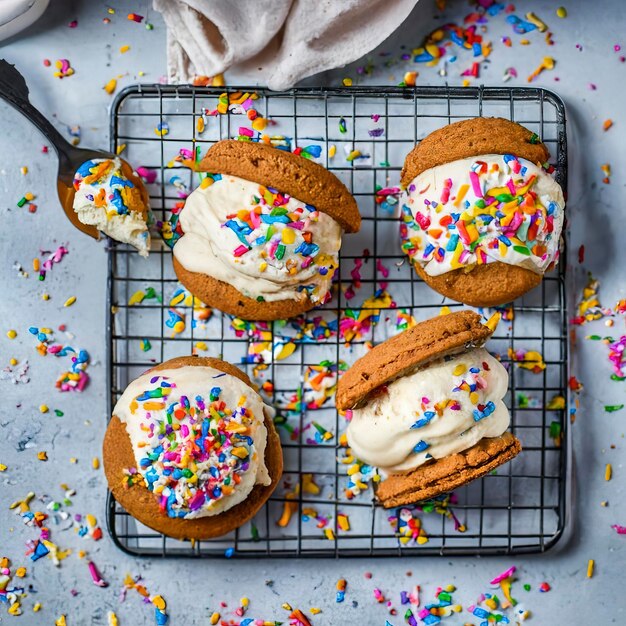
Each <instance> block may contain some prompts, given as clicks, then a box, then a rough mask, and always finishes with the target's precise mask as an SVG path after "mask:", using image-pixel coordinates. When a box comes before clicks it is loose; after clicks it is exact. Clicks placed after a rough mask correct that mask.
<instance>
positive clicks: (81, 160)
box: [0, 59, 150, 256]
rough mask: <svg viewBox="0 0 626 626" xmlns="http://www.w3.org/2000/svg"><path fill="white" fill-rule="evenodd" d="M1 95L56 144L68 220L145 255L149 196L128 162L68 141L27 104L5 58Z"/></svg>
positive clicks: (1, 67)
mask: <svg viewBox="0 0 626 626" xmlns="http://www.w3.org/2000/svg"><path fill="white" fill-rule="evenodd" d="M0 98H2V99H3V100H5V101H6V102H8V103H9V104H11V105H12V106H13V107H15V108H16V109H17V110H18V111H20V112H21V113H22V114H23V115H25V116H26V117H27V118H28V119H29V120H30V121H31V122H32V123H33V124H34V125H35V126H36V127H37V128H38V129H39V130H40V131H41V132H42V133H43V134H44V136H45V137H46V138H47V139H48V141H49V142H50V143H51V144H52V146H53V147H54V149H55V151H56V153H57V155H58V157H59V169H58V174H57V190H58V193H59V200H60V201H61V206H62V207H63V210H64V211H65V214H66V215H67V217H68V218H69V220H70V221H71V222H72V224H74V226H75V227H76V228H78V230H80V231H82V232H83V233H86V234H87V235H90V236H91V237H94V238H95V239H99V238H100V232H102V233H104V234H105V235H108V236H109V237H111V239H115V240H116V241H120V242H122V243H129V244H131V245H132V246H134V247H135V248H137V250H138V252H139V254H141V255H142V256H148V251H149V249H150V234H149V231H148V217H149V206H150V205H149V196H148V192H147V190H146V188H145V186H144V184H143V182H142V180H141V178H140V177H139V176H138V175H137V174H136V173H135V172H134V171H133V168H132V167H131V166H130V164H129V163H128V162H127V161H124V160H123V159H121V158H120V157H118V156H116V155H114V154H111V153H110V152H106V151H103V150H89V149H85V148H78V147H76V146H73V145H71V144H70V143H68V142H67V141H66V140H65V139H64V138H63V137H62V136H61V134H60V133H59V132H58V131H57V130H56V128H54V126H52V124H51V123H50V122H49V121H48V120H47V119H46V118H45V117H44V116H43V115H42V114H41V113H40V112H39V111H38V110H37V109H36V108H35V107H34V106H33V105H32V104H31V103H30V101H29V99H28V87H27V86H26V81H25V80H24V77H23V76H22V75H21V74H20V73H19V72H18V71H17V70H16V69H15V67H14V66H13V65H11V64H10V63H8V62H7V61H5V60H4V59H2V60H0Z"/></svg>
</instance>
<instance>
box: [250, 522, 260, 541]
mask: <svg viewBox="0 0 626 626" xmlns="http://www.w3.org/2000/svg"><path fill="white" fill-rule="evenodd" d="M250 534H251V535H252V541H259V539H260V537H259V529H258V528H257V527H256V526H255V524H254V522H252V523H251V524H250Z"/></svg>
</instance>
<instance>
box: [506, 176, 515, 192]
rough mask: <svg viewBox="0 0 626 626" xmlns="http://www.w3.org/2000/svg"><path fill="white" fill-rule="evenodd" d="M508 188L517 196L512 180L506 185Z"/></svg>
mask: <svg viewBox="0 0 626 626" xmlns="http://www.w3.org/2000/svg"><path fill="white" fill-rule="evenodd" d="M516 173H517V172H516ZM506 186H507V187H508V188H509V191H510V192H511V195H513V196H514V195H515V183H514V182H513V179H512V178H509V180H508V182H507V183H506Z"/></svg>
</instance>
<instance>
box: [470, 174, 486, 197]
mask: <svg viewBox="0 0 626 626" xmlns="http://www.w3.org/2000/svg"><path fill="white" fill-rule="evenodd" d="M469 177H470V182H471V183H472V191H473V192H474V195H475V196H476V197H477V198H482V197H483V190H482V189H481V187H480V179H479V178H478V174H477V173H476V172H470V173H469Z"/></svg>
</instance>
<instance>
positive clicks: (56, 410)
mask: <svg viewBox="0 0 626 626" xmlns="http://www.w3.org/2000/svg"><path fill="white" fill-rule="evenodd" d="M54 414H55V415H56V416H57V417H63V416H64V415H65V413H63V411H61V410H60V409H54Z"/></svg>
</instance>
